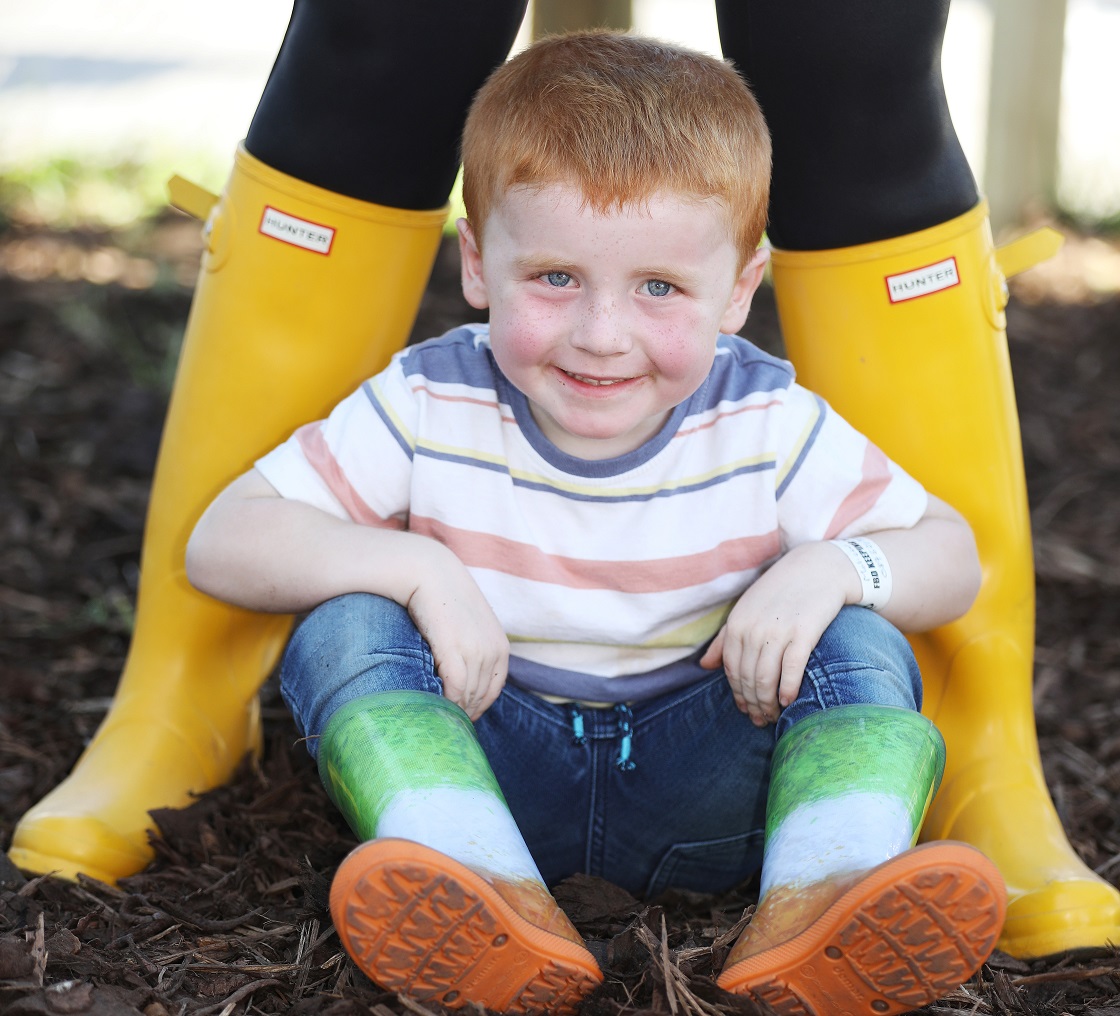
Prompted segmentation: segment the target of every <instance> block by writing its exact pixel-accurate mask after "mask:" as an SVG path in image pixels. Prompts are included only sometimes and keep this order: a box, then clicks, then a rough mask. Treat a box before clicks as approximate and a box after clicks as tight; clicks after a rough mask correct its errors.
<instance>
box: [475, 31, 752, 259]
mask: <svg viewBox="0 0 1120 1016" xmlns="http://www.w3.org/2000/svg"><path fill="white" fill-rule="evenodd" d="M554 183H564V184H569V185H572V186H575V187H578V188H579V190H580V191H581V192H582V193H583V195H584V197H585V198H586V200H587V202H588V204H589V205H590V206H591V207H592V208H594V209H596V210H597V211H607V210H609V209H617V208H620V207H622V206H623V205H626V204H630V203H632V202H638V203H641V202H642V201H645V200H648V199H649V198H650V197H651V196H652V195H654V194H655V193H657V192H658V191H671V192H676V193H679V194H685V195H689V196H692V197H696V198H718V199H720V200H721V201H722V202H723V203H724V205H725V207H726V209H727V213H728V217H729V227H730V231H731V235H732V237H733V239H734V241H735V244H736V247H737V248H738V250H739V254H740V259H741V262H742V264H746V262H747V261H748V260H749V259H750V258H751V257H752V256H753V254H754V251H755V248H756V247H757V246H758V244H759V241H760V239H761V237H762V232H763V230H764V229H765V226H766V208H767V203H768V200H769V192H770V135H769V132H768V131H767V128H766V122H765V120H764V119H763V116H762V111H761V110H760V109H759V106H758V103H757V102H756V101H755V98H754V96H753V94H752V93H751V91H750V89H749V88H748V87H747V85H746V83H745V82H744V81H743V79H742V78H741V77H739V75H738V74H737V73H736V72H735V70H734V68H732V67H731V65H730V64H728V63H726V62H724V61H722V60H717V59H715V58H714V57H710V56H706V55H704V54H701V53H696V52H693V51H691V50H688V49H683V48H681V47H678V46H671V45H667V44H664V43H660V42H655V41H653V40H650V39H642V38H637V37H635V36H630V35H622V34H620V33H617V32H608V31H588V32H575V33H571V34H568V35H558V36H552V37H549V38H545V39H542V40H541V41H539V42H537V43H535V44H534V45H532V46H530V47H529V48H528V49H526V50H525V51H524V52H522V53H520V54H518V55H517V56H515V57H513V58H512V59H511V60H509V61H508V62H507V63H505V64H503V65H502V66H501V67H499V68H498V69H497V70H495V71H494V73H493V74H491V76H490V77H489V79H488V80H487V81H486V83H485V84H484V85H483V86H482V88H481V89H480V90H479V92H478V94H477V96H475V100H474V103H473V104H472V106H471V110H470V113H469V115H468V117H467V123H466V128H465V130H464V132H463V199H464V202H465V204H466V208H467V216H468V218H469V219H470V221H471V224H472V226H473V228H474V233H475V236H476V238H477V239H478V241H479V242H480V243H481V242H483V240H482V238H483V233H484V232H485V226H486V219H487V216H488V215H489V213H490V210H491V208H492V207H493V204H494V202H495V201H497V200H499V199H500V198H501V195H502V194H503V192H505V191H506V190H508V189H509V188H510V187H516V186H518V185H525V186H547V185H549V184H554Z"/></svg>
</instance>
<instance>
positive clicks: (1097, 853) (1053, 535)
mask: <svg viewBox="0 0 1120 1016" xmlns="http://www.w3.org/2000/svg"><path fill="white" fill-rule="evenodd" d="M198 252H199V247H198V228H197V224H194V223H191V222H188V221H186V220H184V219H182V218H176V217H168V218H166V219H163V220H160V221H158V222H156V223H151V224H148V225H147V226H144V227H142V228H137V229H135V230H133V231H131V232H128V233H118V234H108V233H95V232H72V233H65V234H59V233H51V232H49V231H47V230H44V229H41V228H34V227H31V226H16V225H8V226H7V227H6V228H4V227H3V226H0V848H4V847H6V846H7V845H8V842H9V840H10V836H11V830H12V828H13V826H14V824H15V822H16V821H17V820H18V818H19V817H20V816H21V815H22V814H23V812H24V811H25V810H26V809H27V808H29V807H30V806H31V805H32V804H33V803H35V802H36V801H37V800H38V799H39V798H40V797H42V796H43V795H44V794H45V793H46V792H47V791H48V790H50V789H51V787H53V786H54V785H55V784H56V783H57V782H58V781H60V780H61V779H62V778H63V777H64V776H65V774H66V773H67V772H68V771H69V769H70V767H71V766H72V765H73V763H74V761H75V759H76V757H77V756H78V754H79V752H80V751H81V748H82V746H83V744H84V743H85V742H86V740H87V739H88V738H89V736H90V735H91V734H92V732H93V730H94V729H95V728H96V726H97V724H98V722H99V721H100V719H101V717H102V716H103V715H104V712H105V710H106V708H107V707H108V703H109V701H110V700H111V696H112V694H113V689H114V686H115V682H116V679H117V675H118V674H119V671H120V667H121V664H122V661H123V657H124V653H125V650H126V648H127V644H128V637H129V630H130V624H131V608H132V602H133V597H134V595H135V588H136V579H137V559H138V555H139V549H140V539H141V528H142V523H143V517H144V511H145V506H146V502H147V496H148V486H149V483H150V477H151V470H152V466H153V463H154V460H155V454H156V447H157V442H158V437H159V431H160V427H161V424H162V421H163V415H164V410H165V406H166V399H167V390H168V385H169V379H170V376H171V371H172V369H173V366H174V360H175V351H176V346H177V342H178V340H179V338H180V336H181V334H182V329H183V325H184V322H185V319H186V313H187V308H188V306H189V302H190V294H191V287H192V285H193V279H194V275H195V271H196V268H197V263H198ZM1118 259H1120V254H1118V253H1117V250H1116V248H1115V245H1109V244H1106V243H1103V242H1102V241H1099V240H1087V239H1084V238H1076V237H1072V238H1071V244H1070V247H1069V250H1068V252H1067V254H1065V255H1064V256H1063V257H1062V258H1061V259H1060V260H1059V262H1058V263H1057V264H1056V265H1054V266H1051V268H1050V269H1047V270H1037V271H1036V272H1034V273H1031V274H1029V275H1028V276H1025V277H1024V278H1023V280H1022V281H1021V282H1017V283H1016V284H1015V287H1014V299H1013V303H1012V306H1011V308H1010V329H1009V331H1010V336H1011V338H1010V343H1011V352H1012V359H1013V364H1014V369H1015V377H1016V386H1017V390H1018V398H1019V406H1020V414H1021V419H1022V426H1023V435H1024V443H1025V453H1026V461H1027V473H1028V482H1029V494H1030V504H1031V509H1032V517H1033V522H1034V528H1035V537H1036V558H1037V567H1038V637H1037V667H1036V710H1037V717H1038V727H1039V736H1040V745H1041V749H1042V755H1043V762H1044V767H1045V771H1046V776H1047V779H1048V782H1049V785H1050V788H1051V792H1052V794H1053V797H1054V800H1055V803H1056V804H1057V807H1058V810H1059V813H1060V815H1061V817H1062V820H1063V822H1064V823H1065V827H1066V829H1067V831H1068V835H1069V837H1070V840H1071V842H1072V843H1073V844H1074V846H1075V847H1076V848H1077V850H1078V851H1079V852H1080V853H1081V855H1082V857H1084V859H1085V860H1086V862H1087V863H1088V864H1089V865H1090V866H1091V867H1093V868H1095V869H1096V870H1097V871H1098V872H1100V873H1101V874H1102V875H1103V876H1104V877H1105V878H1107V879H1110V880H1112V881H1114V882H1115V881H1116V880H1117V878H1118V877H1120V806H1118V804H1117V796H1118V792H1120V595H1118V593H1120V510H1118V504H1120V499H1118V495H1120V410H1118V405H1120V403H1118V399H1117V395H1118V390H1117V385H1118V382H1120V341H1118V340H1117V339H1118V336H1120V294H1118V292H1117V291H1118V290H1120V286H1112V291H1111V293H1109V292H1104V293H1099V292H1094V291H1093V289H1092V287H1091V286H1089V285H1087V282H1086V280H1090V281H1091V280H1092V278H1094V277H1099V276H1100V275H1101V273H1102V271H1103V272H1106V273H1109V272H1114V271H1115V264H1116V262H1117V260H1118ZM1117 274H1118V275H1120V273H1117ZM1106 288H1107V287H1106ZM468 314H469V312H468V311H467V310H466V309H465V307H464V304H463V303H462V301H461V298H460V297H459V295H458V292H457V269H456V264H455V255H454V251H453V250H451V249H450V248H449V249H447V250H445V251H444V252H443V254H442V255H441V258H440V261H439V264H438V266H437V271H436V275H435V277H434V279H433V283H432V286H431V287H430V290H429V294H428V297H427V299H426V301H425V305H424V308H423V311H422V314H421V320H420V322H419V324H418V327H417V331H418V333H420V334H423V335H428V334H438V333H439V332H440V331H442V330H443V329H444V328H445V327H447V326H449V325H451V324H453V323H455V322H457V321H459V320H461V319H464V318H465V317H467V316H468ZM747 333H748V334H749V335H750V336H751V337H752V338H754V339H755V340H756V341H759V342H760V344H762V345H764V346H767V347H768V348H771V349H776V348H778V347H779V339H778V337H777V326H776V320H775V315H774V311H773V306H772V301H770V300H769V299H768V293H765V292H764V293H762V294H760V298H759V300H758V301H756V309H755V311H754V312H753V313H752V318H751V322H750V324H749V325H748V329H747ZM263 701H264V717H265V728H266V750H265V752H264V754H263V757H262V758H261V759H260V761H259V762H258V763H256V764H252V765H246V766H245V767H244V768H243V769H242V771H241V772H240V773H239V774H238V776H237V778H236V779H235V780H233V781H232V782H231V783H230V785H228V786H227V787H224V788H222V789H220V790H217V791H215V792H213V793H211V794H209V795H207V796H205V797H204V798H202V799H200V800H199V801H198V802H197V803H196V804H195V805H193V806H192V807H190V808H188V809H186V810H183V811H164V812H160V813H158V814H156V815H155V818H156V821H157V823H158V826H159V834H158V835H157V836H155V837H154V844H155V849H156V861H155V863H154V864H153V865H152V866H151V867H150V868H149V869H148V870H146V871H145V872H143V873H142V874H140V875H137V876H135V877H133V878H129V879H126V880H124V881H123V882H122V883H121V884H120V885H119V886H118V887H109V886H106V885H103V884H101V883H98V882H95V881H91V880H83V881H80V882H79V883H77V884H71V883H66V882H61V881H58V880H55V879H51V878H31V879H25V878H24V877H22V876H20V874H19V873H18V872H15V871H14V870H7V871H5V870H4V868H3V863H2V862H0V1013H7V1014H12V1016H15V1014H55V1013H87V1014H92V1016H124V1014H136V1013H144V1014H145V1016H165V1014H171V1016H187V1014H193V1016H203V1014H207V1016H210V1014H212V1016H230V1014H233V1013H297V1014H302V1013H306V1014H315V1016H350V1014H358V1013H361V1014H369V1013H373V1014H376V1016H392V1014H403V1013H420V1014H423V1013H440V1012H443V1011H444V1010H441V1009H440V1008H439V1007H438V1006H435V1005H432V1004H430V1003H425V1004H423V1005H421V1004H419V1003H417V1002H415V1001H414V1000H412V999H409V998H405V997H398V996H396V995H394V994H390V993H386V992H383V991H381V990H379V989H378V988H377V987H376V986H374V985H373V984H371V983H370V982H369V981H368V980H367V979H366V978H365V977H364V976H362V975H361V974H360V973H359V972H357V970H356V969H355V968H354V966H353V964H352V963H351V962H350V960H349V959H348V958H347V956H346V955H345V953H343V952H342V950H341V948H340V946H339V942H338V938H337V936H336V934H335V933H334V930H333V928H332V925H331V921H330V916H329V913H328V912H327V909H326V906H325V900H326V892H327V888H328V886H329V880H330V876H331V873H332V872H333V870H334V868H335V866H336V865H337V864H338V862H339V861H340V859H341V858H342V857H343V856H344V855H345V854H346V852H347V851H348V850H349V849H350V847H351V846H352V837H351V834H350V833H349V831H348V830H347V829H346V828H345V826H344V825H343V823H342V822H341V820H340V819H339V818H338V817H337V816H336V814H335V812H334V809H333V808H332V806H331V805H330V804H329V802H328V801H327V799H326V796H325V795H324V793H323V791H322V790H321V788H320V787H319V783H318V780H317V778H316V776H315V773H314V770H313V769H312V767H311V765H310V763H309V761H308V759H307V756H306V754H305V752H304V750H303V748H302V747H300V746H299V745H298V744H296V734H295V730H294V728H293V727H292V724H291V721H290V720H289V718H288V717H287V714H286V712H285V710H284V708H283V705H282V703H280V701H279V698H278V696H277V694H276V691H275V688H274V687H273V686H272V685H271V684H269V685H266V687H265V689H264V693H263ZM1030 834H1031V833H1030V830H1029V829H1024V830H1023V835H1024V836H1029V835H1030ZM556 893H557V896H558V898H559V899H560V901H561V904H562V905H563V906H564V907H565V909H566V910H567V911H568V912H569V914H570V915H571V916H572V918H573V920H574V921H575V923H576V925H577V927H579V929H580V930H581V932H583V934H584V935H585V936H587V937H588V939H589V940H590V942H591V946H592V948H593V949H594V950H595V951H596V953H597V955H598V957H599V959H600V961H601V963H602V965H603V968H604V970H605V972H606V975H607V980H606V983H605V985H604V987H603V988H602V989H600V991H599V992H598V993H597V994H596V995H595V996H594V997H593V998H592V999H590V1000H589V1001H588V1002H587V1003H586V1005H585V1008H584V1012H585V1013H586V1014H588V1016H600V1014H601V1016H618V1014H622V1013H626V1014H639V1013H645V1012H669V1013H672V1014H673V1016H676V1014H678V1013H685V1014H707V1016H714V1014H717V1013H737V1012H742V1013H751V1012H759V1011H760V1010H759V1009H758V1008H757V1007H755V1006H753V1004H752V1003H751V1002H750V1001H749V1000H745V999H735V998H732V997H731V996H728V995H725V994H724V993H722V992H720V991H719V990H718V989H717V988H716V987H715V985H714V982H713V978H714V976H715V974H716V973H718V971H719V969H720V964H721V962H722V959H723V956H724V955H725V953H726V950H727V949H728V948H729V946H730V944H731V942H732V941H733V940H734V934H735V930H736V924H737V922H738V921H739V920H740V918H741V917H742V915H743V913H744V910H745V908H747V907H749V906H750V905H751V904H752V903H753V902H754V896H753V890H752V886H751V885H749V884H748V885H745V886H743V887H741V888H740V889H739V890H736V891H735V892H732V893H728V894H725V895H723V896H720V897H711V896H698V895H691V894H674V895H670V896H667V897H664V898H661V899H659V900H655V901H639V900H636V899H633V898H632V897H630V896H628V895H627V894H626V893H624V892H622V891H621V890H619V889H617V888H616V887H613V886H610V885H609V884H605V883H602V882H600V881H596V880H593V879H573V880H570V881H568V882H566V883H564V884H563V885H561V886H559V887H557V888H556ZM922 1011H923V1012H926V1013H980V1014H1001V1016H1002V1014H1012V1013H1040V1014H1046V1016H1060V1014H1070V1016H1081V1014H1086V1016H1089V1014H1094V1016H1105V1014H1112V1016H1120V954H1118V953H1117V952H1116V951H1115V950H1113V949H1108V948H1102V949H1099V950H1092V951H1088V952H1084V953H1080V954H1077V955H1072V954H1071V955H1062V956H1056V957H1050V958H1048V959H1046V960H1039V961H1033V962H1029V963H1028V962H1020V961H1017V960H1015V959H1012V958H1011V957H1007V956H1003V955H1001V954H998V953H997V954H996V955H994V956H993V957H992V958H991V960H990V961H989V963H988V964H986V965H985V966H984V968H983V969H982V970H981V972H980V973H979V974H978V975H977V977H975V978H974V979H973V980H972V981H970V982H969V983H968V984H966V985H965V986H963V987H962V988H961V989H960V990H959V991H957V992H955V993H954V994H953V995H951V996H950V997H948V998H946V999H944V1000H941V1001H939V1002H938V1003H937V1004H935V1005H931V1006H929V1007H927V1009H925V1010H922Z"/></svg>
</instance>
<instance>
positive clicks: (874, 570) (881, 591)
mask: <svg viewBox="0 0 1120 1016" xmlns="http://www.w3.org/2000/svg"><path fill="white" fill-rule="evenodd" d="M829 543H832V544H834V545H835V546H837V547H839V548H840V549H841V550H842V551H843V552H844V553H845V554H847V555H848V560H849V561H851V562H852V565H853V566H854V567H855V570H856V574H857V575H859V581H860V584H861V585H862V586H863V598H862V599H861V600H860V601H859V605H860V606H861V607H868V608H870V609H871V610H882V609H883V608H884V607H885V606H886V605H887V601H888V600H890V598H891V589H892V587H893V582H892V580H891V566H890V565H889V564H888V563H887V556H886V554H884V553H883V551H882V549H881V548H880V547H879V544H877V543H876V542H875V541H874V540H869V539H868V538H867V537H866V536H857V537H854V538H853V539H850V540H830V541H829Z"/></svg>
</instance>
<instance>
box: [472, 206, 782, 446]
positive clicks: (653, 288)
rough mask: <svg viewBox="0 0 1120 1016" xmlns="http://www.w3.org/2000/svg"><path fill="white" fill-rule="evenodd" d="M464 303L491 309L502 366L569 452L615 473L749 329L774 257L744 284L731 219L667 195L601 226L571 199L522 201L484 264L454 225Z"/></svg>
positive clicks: (495, 215) (494, 219) (752, 269)
mask: <svg viewBox="0 0 1120 1016" xmlns="http://www.w3.org/2000/svg"><path fill="white" fill-rule="evenodd" d="M459 246H460V252H461V254H462V273H463V293H464V295H465V296H466V298H467V301H468V302H469V303H470V304H471V306H472V307H477V308H484V307H489V308H490V342H491V347H492V349H493V352H494V357H495V359H496V360H497V363H498V366H499V367H500V368H501V370H502V372H503V373H504V374H505V376H506V377H507V378H509V380H510V381H511V382H512V383H513V384H514V385H515V386H516V387H517V388H519V389H520V390H521V391H522V392H523V393H524V394H525V396H526V398H527V399H528V400H529V404H530V406H531V409H532V413H533V417H534V419H535V420H536V421H537V424H538V425H539V426H540V428H541V430H542V431H543V432H544V434H545V436H546V437H547V438H548V439H549V440H550V441H552V443H553V444H555V445H556V447H557V448H559V449H560V450H561V451H564V452H567V453H568V454H570V455H575V456H578V457H580V458H584V459H606V458H613V457H614V456H617V455H622V454H625V453H626V452H629V451H633V450H634V449H635V448H638V447H639V446H640V445H642V444H643V443H645V442H646V441H647V440H649V439H650V438H651V437H653V436H654V435H655V434H656V433H657V431H658V430H659V429H660V428H661V426H662V425H663V424H664V422H665V420H666V418H667V417H668V415H669V413H670V411H671V410H672V409H673V407H675V406H677V405H678V404H679V403H681V402H683V401H684V400H685V399H686V398H688V396H689V395H691V394H692V393H693V392H694V391H696V389H697V388H698V387H699V386H700V384H701V383H702V382H703V380H704V378H705V377H707V375H708V371H709V370H710V369H711V366H712V360H713V358H714V356H715V344H716V337H717V335H718V333H719V332H721V331H722V332H729V333H733V332H737V331H738V330H739V329H740V328H742V327H743V323H744V322H745V321H746V317H747V311H748V310H749V309H750V302H751V297H752V296H753V295H754V291H755V289H756V288H757V287H758V284H759V281H760V280H761V278H762V273H763V270H764V268H765V264H766V260H767V257H766V255H765V254H764V253H763V254H761V255H760V256H759V257H756V258H755V260H754V261H752V262H751V263H750V264H749V265H748V266H747V267H746V268H745V269H743V271H742V272H739V271H738V255H737V252H736V250H735V246H734V244H733V243H732V239H731V236H730V232H729V230H728V227H727V222H726V218H725V216H724V214H723V208H722V206H721V205H720V204H719V203H718V202H717V201H715V200H705V201H697V200H694V199H690V198H686V197H682V196H679V195H676V194H667V193H662V194H658V195H656V196H654V197H653V198H652V199H651V200H650V201H649V202H648V204H643V205H627V206H625V207H623V208H622V209H621V210H619V211H610V212H607V213H599V212H596V211H594V210H592V209H591V208H589V207H587V206H585V205H584V202H583V196H582V194H581V193H580V191H579V190H578V189H576V188H573V187H570V186H568V185H564V184H556V185H552V186H549V187H546V188H543V189H536V188H527V187H514V188H512V189H511V190H509V191H508V192H507V193H506V194H505V195H504V197H503V198H502V200H500V201H498V202H496V203H495V205H494V207H493V210H492V212H491V214H490V217H489V219H488V220H487V223H486V233H485V242H484V244H483V246H484V248H485V253H480V252H479V247H478V244H477V242H476V238H475V237H474V235H473V233H472V232H471V228H470V226H469V224H468V223H467V222H466V221H465V220H460V221H459Z"/></svg>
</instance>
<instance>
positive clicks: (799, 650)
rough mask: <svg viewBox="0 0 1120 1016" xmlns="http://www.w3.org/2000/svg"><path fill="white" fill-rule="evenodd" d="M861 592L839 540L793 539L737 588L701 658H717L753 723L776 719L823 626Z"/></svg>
mask: <svg viewBox="0 0 1120 1016" xmlns="http://www.w3.org/2000/svg"><path fill="white" fill-rule="evenodd" d="M859 595H860V590H859V580H858V578H857V576H856V573H855V569H853V568H852V566H851V564H850V563H849V562H848V560H847V559H846V558H845V557H844V555H843V554H842V553H841V552H840V551H839V550H837V548H835V547H832V546H829V545H828V544H825V543H811V544H804V545H803V546H800V547H797V548H795V549H794V550H792V551H790V552H789V553H788V554H786V555H785V556H784V557H782V558H780V559H779V560H778V561H777V562H775V563H774V565H773V566H771V568H770V569H769V570H768V571H767V572H765V573H764V574H763V575H762V576H761V577H760V578H759V579H758V581H757V582H755V583H754V585H752V586H751V587H750V588H749V589H747V591H746V592H745V593H743V595H742V596H741V597H740V598H739V602H738V603H736V604H735V606H734V607H733V608H732V610H731V613H730V615H728V618H727V623H726V624H725V625H724V626H723V628H721V629H720V632H719V634H718V635H716V637H715V639H714V640H713V642H712V644H711V645H710V646H709V647H708V650H707V652H706V653H705V654H704V656H703V657H702V658H701V660H700V665H701V666H702V667H708V668H712V669H714V668H715V667H718V666H720V665H721V663H722V665H723V669H724V671H725V672H726V674H727V682H728V684H730V685H731V693H732V695H733V696H734V697H735V704H736V705H737V706H738V707H739V709H740V710H742V711H743V712H745V713H746V714H747V715H748V716H749V717H750V718H751V721H752V722H753V723H754V724H755V725H756V726H759V727H764V726H766V725H767V724H768V723H774V722H775V721H776V720H777V719H778V714H779V713H780V712H781V710H782V709H784V708H785V707H786V706H788V705H789V704H790V703H791V702H793V700H794V699H795V698H797V693H798V692H799V691H800V689H801V679H802V677H803V676H804V674H805V666H806V664H807V663H808V662H809V654H810V653H811V652H812V651H813V648H814V647H815V646H816V644H817V642H818V641H820V637H821V636H822V635H823V634H824V631H825V629H826V628H827V627H828V626H829V625H830V624H831V623H832V621H833V620H834V619H835V617H836V615H837V614H839V613H840V608H841V607H843V606H844V604H845V603H851V602H856V601H857V600H858V599H859ZM853 597H854V598H853Z"/></svg>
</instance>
